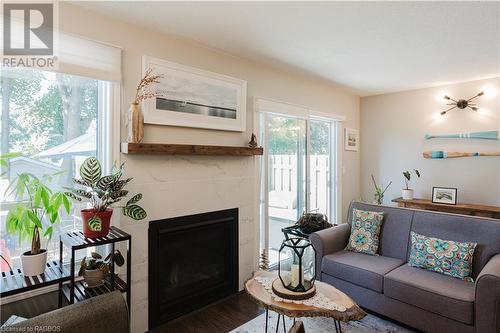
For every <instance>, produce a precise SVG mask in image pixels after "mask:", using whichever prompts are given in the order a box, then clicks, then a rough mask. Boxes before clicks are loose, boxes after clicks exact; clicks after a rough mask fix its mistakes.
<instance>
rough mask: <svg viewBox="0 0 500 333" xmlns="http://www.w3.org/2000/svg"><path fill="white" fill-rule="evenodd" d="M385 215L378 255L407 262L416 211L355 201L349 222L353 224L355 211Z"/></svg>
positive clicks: (348, 218) (349, 214)
mask: <svg viewBox="0 0 500 333" xmlns="http://www.w3.org/2000/svg"><path fill="white" fill-rule="evenodd" d="M354 208H356V209H361V210H369V211H372V212H382V213H384V223H382V229H381V231H380V241H379V247H378V254H380V255H381V256H384V257H392V258H397V259H401V260H404V261H406V260H407V258H408V255H407V254H408V253H407V251H408V243H409V242H410V229H411V223H412V218H413V214H414V211H413V210H411V209H406V208H399V207H388V206H379V205H372V204H367V203H363V202H356V201H353V202H352V203H351V206H350V208H349V211H348V217H347V222H348V223H349V224H350V223H351V222H352V215H353V209H354Z"/></svg>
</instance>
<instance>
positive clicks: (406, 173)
mask: <svg viewBox="0 0 500 333" xmlns="http://www.w3.org/2000/svg"><path fill="white" fill-rule="evenodd" d="M413 171H414V172H415V175H416V176H417V177H418V178H420V171H418V170H417V169H414V170H413ZM403 176H404V177H405V186H406V188H405V189H406V190H409V189H410V180H411V171H408V170H407V171H403Z"/></svg>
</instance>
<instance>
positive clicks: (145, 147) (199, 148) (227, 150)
mask: <svg viewBox="0 0 500 333" xmlns="http://www.w3.org/2000/svg"><path fill="white" fill-rule="evenodd" d="M121 152H122V153H123V154H149V155H203V156H210V155H212V156H254V155H263V154H264V149H263V148H262V147H256V148H251V147H234V146H207V145H182V144H164V143H128V142H122V144H121Z"/></svg>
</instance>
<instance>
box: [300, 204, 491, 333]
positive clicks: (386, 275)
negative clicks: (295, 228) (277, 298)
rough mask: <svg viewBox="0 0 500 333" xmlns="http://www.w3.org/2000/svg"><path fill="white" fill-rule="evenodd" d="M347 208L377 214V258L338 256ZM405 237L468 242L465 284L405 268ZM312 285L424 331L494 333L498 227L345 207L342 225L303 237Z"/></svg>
mask: <svg viewBox="0 0 500 333" xmlns="http://www.w3.org/2000/svg"><path fill="white" fill-rule="evenodd" d="M353 208H357V209H362V210H371V211H377V212H380V211H382V212H384V213H385V217H384V221H383V223H382V229H381V236H380V245H379V251H378V253H379V254H380V255H378V256H371V255H366V254H361V253H355V252H348V251H344V248H345V246H346V245H347V242H348V240H349V235H350V223H351V219H352V210H353ZM410 231H415V232H417V233H420V234H423V235H426V236H434V237H438V238H442V239H449V240H457V241H474V242H477V243H478V245H477V247H476V250H475V253H474V259H473V260H474V261H473V278H474V280H475V282H465V281H462V280H459V279H456V278H453V277H449V276H446V275H442V274H438V273H434V272H430V271H427V270H424V269H420V268H415V267H410V266H408V265H407V263H406V261H407V259H408V255H409V245H410V244H409V243H410ZM310 239H311V242H312V244H313V246H314V248H315V249H316V255H317V258H316V264H317V270H316V272H317V279H318V280H320V281H323V282H326V283H329V284H332V285H334V286H335V287H336V288H338V289H340V290H342V291H343V292H345V293H346V294H347V295H349V296H351V297H352V298H353V299H354V300H355V301H356V302H357V303H358V304H359V305H361V306H362V307H364V308H366V309H368V310H371V311H374V312H376V313H379V314H381V315H384V316H387V317H389V318H392V319H394V320H397V321H399V322H401V323H404V324H407V325H409V326H411V327H414V328H416V329H419V330H422V331H424V332H439V333H445V332H454V333H459V332H477V333H499V332H500V221H498V220H494V219H486V218H478V217H471V216H462V215H454V214H444V213H438V212H430V211H419V210H412V209H406V208H396V207H386V206H377V205H370V204H365V203H360V202H353V203H351V207H350V208H349V214H348V223H345V224H341V225H339V226H336V227H333V228H329V229H325V230H322V231H319V232H316V233H313V234H311V236H310Z"/></svg>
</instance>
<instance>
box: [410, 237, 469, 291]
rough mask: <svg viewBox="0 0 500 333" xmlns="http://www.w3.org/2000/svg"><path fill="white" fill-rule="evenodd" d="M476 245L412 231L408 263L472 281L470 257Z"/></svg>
mask: <svg viewBox="0 0 500 333" xmlns="http://www.w3.org/2000/svg"><path fill="white" fill-rule="evenodd" d="M476 245H477V243H469V242H456V241H451V240H443V239H439V238H434V237H427V236H424V235H420V234H417V233H416V232H413V231H412V232H411V250H410V259H409V260H408V265H409V266H413V267H420V268H424V269H428V270H430V271H434V272H438V273H441V274H445V275H449V276H453V277H454V278H457V279H461V280H465V281H469V282H473V281H474V280H473V279H472V258H473V256H474V250H475V249H476Z"/></svg>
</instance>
